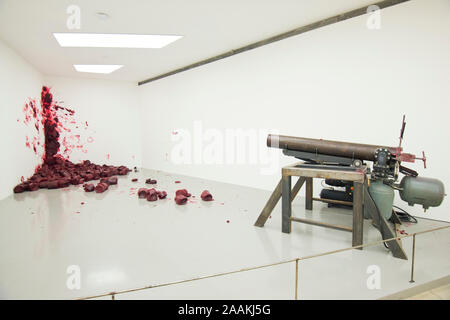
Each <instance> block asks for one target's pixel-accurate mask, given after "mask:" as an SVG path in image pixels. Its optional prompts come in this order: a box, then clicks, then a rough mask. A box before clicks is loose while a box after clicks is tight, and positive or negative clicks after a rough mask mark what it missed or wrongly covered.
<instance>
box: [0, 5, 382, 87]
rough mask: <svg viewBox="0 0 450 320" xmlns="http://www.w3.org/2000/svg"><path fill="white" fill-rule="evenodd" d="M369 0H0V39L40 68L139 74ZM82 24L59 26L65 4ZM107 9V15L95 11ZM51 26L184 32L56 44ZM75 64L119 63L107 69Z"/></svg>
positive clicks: (136, 77)
mask: <svg viewBox="0 0 450 320" xmlns="http://www.w3.org/2000/svg"><path fill="white" fill-rule="evenodd" d="M374 2H376V0H334V1H330V0H314V1H312V0H221V1H219V0H165V1H163V0H39V1H36V0H0V39H1V40H3V41H4V42H5V43H6V44H7V45H9V46H10V47H11V48H13V49H14V50H15V51H16V52H18V53H19V54H20V55H21V56H22V57H24V58H25V59H26V60H27V61H28V62H30V63H31V64H33V65H34V66H35V67H36V68H37V69H38V70H39V71H41V72H42V73H43V74H45V75H58V76H68V77H85V78H101V79H115V80H127V81H135V82H137V81H140V80H144V79H147V78H150V77H153V76H156V75H159V74H161V73H164V72H167V71H170V70H172V69H175V68H178V67H183V66H185V65H187V64H190V63H193V62H197V61H199V60H202V59H205V58H209V57H211V56H214V55H217V54H220V53H223V52H225V51H228V50H231V49H235V48H238V47H241V46H243V45H246V44H249V43H252V42H254V41H258V40H261V39H264V38H266V37H269V36H273V35H275V34H278V33H281V32H284V31H287V30H290V29H293V28H296V27H299V26H302V25H305V24H308V23H311V22H315V21H317V20H320V19H323V18H327V17H329V16H333V15H336V14H339V13H343V12H346V11H349V10H352V9H356V8H359V7H362V6H365V5H368V4H371V3H374ZM72 4H75V5H78V6H79V7H80V8H81V29H79V30H69V29H67V27H66V20H67V18H68V16H69V15H68V14H67V13H66V9H67V7H68V6H69V5H72ZM99 11H100V12H105V13H107V14H109V15H110V18H109V19H108V20H106V21H103V20H101V19H99V18H98V17H97V16H96V14H95V13H96V12H99ZM53 32H95V33H135V34H175V35H183V36H184V37H183V38H182V39H181V40H178V41H176V42H174V43H173V44H170V45H168V46H167V47H165V48H162V49H120V48H119V49H117V48H113V49H110V48H62V47H60V46H59V45H58V44H57V42H56V40H55V39H54V37H53V35H52V33H53ZM74 64H123V65H124V67H123V68H121V69H119V70H118V71H116V72H114V73H112V74H109V75H96V74H85V73H78V72H76V71H75V70H74V69H73V65H74Z"/></svg>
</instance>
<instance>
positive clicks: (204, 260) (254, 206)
mask: <svg viewBox="0 0 450 320" xmlns="http://www.w3.org/2000/svg"><path fill="white" fill-rule="evenodd" d="M133 177H137V178H139V182H131V179H132V178H133ZM150 177H151V178H153V179H157V180H158V185H157V186H156V188H157V189H161V190H166V191H167V192H168V194H169V198H170V199H166V200H158V201H157V202H153V203H152V202H148V201H146V200H140V199H138V198H137V196H136V195H135V194H134V193H133V189H132V188H138V187H143V186H145V184H144V181H145V179H146V178H150ZM176 180H180V181H181V183H180V184H176V183H174V181H176ZM147 186H148V185H147ZM180 188H186V189H188V190H189V191H190V192H191V193H192V194H193V195H194V196H196V198H195V199H192V200H191V202H190V203H188V204H187V205H185V206H178V205H176V204H175V203H174V201H173V194H174V191H175V190H177V189H180ZM204 189H208V190H209V191H210V192H211V193H212V194H213V196H214V198H215V201H213V202H203V201H201V200H200V199H199V195H200V193H201V191H203V190H204ZM269 195H270V192H267V191H262V190H258V189H251V188H247V187H241V186H235V185H230V184H224V183H219V182H213V181H205V180H200V179H197V178H192V177H184V176H173V175H169V174H167V173H164V172H157V171H152V170H141V171H140V172H138V173H134V172H133V173H130V175H129V176H127V177H121V178H120V179H119V184H118V185H117V186H113V187H111V188H110V190H108V191H107V192H105V193H104V194H95V193H85V192H84V191H83V190H82V188H81V187H74V186H72V187H70V188H67V189H65V190H39V191H36V192H32V193H23V194H17V195H13V196H10V197H8V198H6V199H4V200H2V201H0V298H3V299H13V298H19V299H22V298H24V299H26V298H31V299H46V298H50V299H71V298H78V297H85V296H90V295H96V294H101V293H106V292H111V291H117V290H124V289H130V288H135V287H142V286H147V285H155V284H161V283H165V282H172V281H176V280H183V279H188V278H193V277H198V276H204V275H208V274H215V273H220V272H227V271H233V270H237V269H241V268H245V267H252V266H257V265H262V264H267V263H273V262H277V261H281V260H287V259H290V258H295V257H303V256H308V255H311V254H317V253H322V252H327V251H331V250H335V249H341V248H346V247H350V246H351V233H349V232H343V231H338V230H332V229H327V228H322V227H316V226H309V225H304V224H298V223H294V224H293V231H292V233H291V234H290V235H288V234H283V233H281V214H280V213H281V209H280V206H279V205H278V206H277V208H276V209H275V211H274V212H273V216H272V218H271V219H269V220H268V222H267V223H266V226H265V227H264V228H257V227H254V226H253V223H254V221H255V220H256V218H257V217H258V215H259V213H260V210H261V209H262V207H263V206H264V204H265V202H266V201H267V199H268V197H269ZM82 202H84V204H81V203H82ZM314 206H315V207H314V210H313V212H307V213H305V210H304V205H303V199H302V198H299V199H298V200H296V201H295V202H294V205H293V212H294V215H296V216H308V217H313V218H314V219H317V220H324V221H328V222H331V223H339V224H346V225H351V211H348V210H344V209H329V208H327V207H326V205H325V204H321V203H317V202H316V203H314ZM405 208H407V206H406V204H405ZM430 218H432V210H430ZM227 221H228V222H227ZM442 225H448V224H447V223H444V222H438V221H432V220H425V219H420V220H419V223H418V224H417V225H403V227H402V228H403V229H404V230H405V231H406V232H408V233H412V232H415V231H420V230H427V229H431V228H434V227H437V226H442ZM364 237H365V238H364V241H365V242H369V241H374V240H379V239H381V238H380V235H379V233H378V231H377V230H376V229H374V228H373V227H372V226H371V224H370V221H366V224H365V230H364ZM411 244H412V240H411V238H408V239H407V240H403V246H404V248H405V250H406V252H407V254H408V255H409V256H411V247H412V246H411ZM449 245H450V229H446V230H442V231H437V232H434V233H428V234H423V235H418V236H417V242H416V264H415V280H416V282H415V283H414V284H412V283H410V282H409V278H410V264H411V261H410V260H409V261H404V260H399V259H395V258H393V257H392V256H391V254H390V253H389V252H388V251H387V249H385V248H384V246H383V245H377V246H374V247H370V248H366V249H364V250H362V251H359V250H351V251H346V252H343V253H338V254H335V255H330V256H324V257H319V258H315V259H311V260H306V261H301V262H300V264H299V295H300V296H299V298H300V299H376V298H380V297H383V296H386V295H389V294H393V293H395V292H398V291H400V290H405V289H408V288H411V287H412V286H415V285H419V284H423V283H426V282H429V281H432V280H436V279H438V278H441V277H444V276H447V275H449V274H450V272H449V271H450V252H449V249H448V248H449V247H450V246H449ZM71 265H77V266H79V267H80V270H81V288H80V289H79V290H76V289H75V290H70V289H68V287H67V285H66V281H67V279H68V277H69V275H68V274H67V272H66V271H67V268H68V267H69V266H71ZM373 265H375V266H377V267H379V270H380V279H381V280H380V288H372V289H369V288H368V286H367V281H368V279H369V280H370V279H371V278H370V277H371V274H369V273H368V272H367V270H368V267H369V266H373ZM377 267H375V268H377ZM294 281H295V264H288V265H281V266H275V267H270V268H267V269H260V270H256V271H248V272H244V273H238V274H234V275H227V276H224V277H220V278H212V279H207V280H200V281H195V282H189V283H184V284H180V285H175V286H167V287H162V288H156V289H148V290H145V291H139V292H134V293H127V294H123V295H118V296H116V299H143V298H145V299H253V298H254V299H293V298H294V285H295V282H294ZM369 282H370V281H369Z"/></svg>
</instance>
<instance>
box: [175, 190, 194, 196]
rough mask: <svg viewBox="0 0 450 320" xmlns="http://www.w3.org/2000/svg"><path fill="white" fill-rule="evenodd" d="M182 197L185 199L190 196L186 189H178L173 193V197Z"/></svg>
mask: <svg viewBox="0 0 450 320" xmlns="http://www.w3.org/2000/svg"><path fill="white" fill-rule="evenodd" d="M178 195H183V196H185V197H190V196H191V194H190V193H189V192H188V191H187V190H186V189H180V190H177V191H176V192H175V196H178Z"/></svg>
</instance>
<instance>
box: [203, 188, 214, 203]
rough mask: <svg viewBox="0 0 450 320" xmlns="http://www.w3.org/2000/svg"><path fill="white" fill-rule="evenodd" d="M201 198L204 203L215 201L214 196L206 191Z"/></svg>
mask: <svg viewBox="0 0 450 320" xmlns="http://www.w3.org/2000/svg"><path fill="white" fill-rule="evenodd" d="M200 197H201V198H202V200H203V201H212V200H214V199H213V196H212V195H211V193H209V191H208V190H204V191H203V192H202V194H201V195H200Z"/></svg>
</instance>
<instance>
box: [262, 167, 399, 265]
mask: <svg viewBox="0 0 450 320" xmlns="http://www.w3.org/2000/svg"><path fill="white" fill-rule="evenodd" d="M293 176H297V177H299V178H298V180H297V182H296V184H295V185H294V187H293V188H291V184H292V177H293ZM314 178H320V179H335V180H345V181H352V182H353V187H354V189H353V203H352V202H345V204H347V205H352V206H353V223H352V226H351V227H350V226H342V225H335V224H329V223H325V222H320V221H315V220H310V219H303V218H296V217H293V216H292V205H291V203H292V201H293V200H294V198H295V197H296V195H297V194H298V192H299V191H300V189H301V188H302V186H303V185H304V184H305V183H306V188H305V189H306V190H305V196H306V201H305V209H306V210H312V209H313V201H314V200H317V201H323V202H334V201H333V200H324V199H317V198H313V179H314ZM280 198H281V205H282V219H281V231H282V232H284V233H291V228H292V222H293V221H294V222H301V223H306V224H310V225H315V226H321V227H326V228H332V229H337V230H343V231H349V232H351V233H352V246H359V245H362V244H363V226H364V211H365V210H366V208H365V198H367V201H368V203H367V206H368V208H367V215H369V216H370V217H371V218H372V219H373V221H374V222H377V223H378V225H379V226H380V227H379V230H380V232H381V234H382V236H383V239H388V238H389V237H391V238H393V237H395V236H396V234H395V231H393V230H392V229H391V228H390V227H389V224H388V222H387V221H386V219H384V217H382V216H381V215H380V214H379V211H378V210H377V208H376V206H375V204H374V203H373V199H372V198H371V197H370V195H369V194H368V188H367V181H366V167H361V168H359V169H354V168H350V167H348V168H346V167H326V166H319V165H318V166H314V165H305V164H304V163H303V162H299V163H296V164H294V165H289V166H286V167H283V168H282V170H281V180H280V182H278V185H277V187H276V188H275V190H274V191H273V193H272V195H271V196H270V198H269V200H268V201H267V203H266V205H265V206H264V208H263V210H262V212H261V214H260V215H259V217H258V219H257V220H256V222H255V226H257V227H263V226H264V224H265V223H266V221H267V219H268V218H269V216H270V215H271V213H272V211H273V209H274V208H275V206H276V204H277V203H278V201H279V200H280ZM340 202H342V203H343V201H340ZM374 206H375V208H374ZM388 245H389V249H390V250H391V251H392V253H393V255H394V256H395V257H398V258H402V259H407V258H406V254H405V253H404V252H403V249H402V248H401V244H399V243H398V242H397V241H391V242H390V243H388ZM358 249H360V250H361V249H362V248H358Z"/></svg>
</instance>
